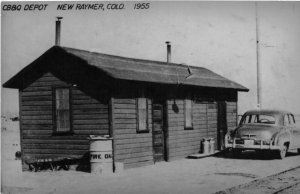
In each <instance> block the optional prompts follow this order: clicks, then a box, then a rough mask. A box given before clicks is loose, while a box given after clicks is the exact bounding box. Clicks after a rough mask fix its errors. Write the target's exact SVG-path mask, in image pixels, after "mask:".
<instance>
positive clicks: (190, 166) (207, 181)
mask: <svg viewBox="0 0 300 194" xmlns="http://www.w3.org/2000/svg"><path fill="white" fill-rule="evenodd" d="M8 127H9V128H10V127H14V128H15V129H16V128H18V124H17V122H11V123H10V124H9V126H8ZM1 144H2V172H1V176H2V192H3V193H10V194H14V193H27V194H29V193H30V194H34V193H36V194H54V193H55V194H61V193H62V194H67V193H74V194H76V193H78V194H81V193H95V194H96V193H97V194H98V193H105V194H110V193H111V194H115V193H124V194H127V193H128V194H134V193H145V194H147V193H149V194H150V193H151V194H156V193H159V194H168V193H172V194H177V193H178V194H179V193H180V194H181V193H187V194H188V193H191V194H193V193H197V194H198V193H215V192H218V191H222V190H226V189H227V188H231V187H235V186H238V185H241V184H245V183H249V182H251V181H255V180H259V179H261V178H263V177H266V176H271V175H274V174H276V173H280V172H282V171H286V170H289V169H291V168H295V167H297V166H299V165H300V155H299V154H297V153H289V154H288V156H287V158H285V159H284V160H279V159H274V158H269V156H268V155H258V154H257V153H255V152H245V153H243V154H242V155H241V157H239V158H233V157H232V156H231V155H230V154H227V155H220V156H216V157H207V158H202V159H181V160H177V161H172V162H160V163H157V164H155V165H152V166H147V167H141V168H135V169H129V170H125V171H123V172H121V173H115V174H109V175H105V176H103V175H92V174H90V173H84V172H76V171H64V170H61V171H54V172H51V171H46V172H22V171H21V162H20V160H15V159H14V153H15V151H17V150H18V149H19V147H18V146H19V134H18V132H17V130H2V141H1ZM298 173H299V172H298ZM284 181H285V182H284V183H285V184H286V185H288V184H290V183H294V182H293V181H294V180H293V179H290V180H289V179H286V180H284ZM288 189H290V190H291V189H293V190H291V191H299V188H298V187H294V188H292V187H291V188H288ZM297 189H298V190H297ZM260 193H262V192H260Z"/></svg>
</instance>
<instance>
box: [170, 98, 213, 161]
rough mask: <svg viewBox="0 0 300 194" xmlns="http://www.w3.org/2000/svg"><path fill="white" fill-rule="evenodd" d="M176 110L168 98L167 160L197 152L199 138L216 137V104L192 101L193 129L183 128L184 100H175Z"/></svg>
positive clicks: (199, 144)
mask: <svg viewBox="0 0 300 194" xmlns="http://www.w3.org/2000/svg"><path fill="white" fill-rule="evenodd" d="M175 102H176V105H177V106H178V110H179V111H178V112H176V111H174V110H173V106H174V105H173V104H174V101H173V100H168V101H167V104H168V126H169V160H174V159H178V158H184V157H186V156H188V155H189V154H194V153H199V151H200V149H201V140H202V139H203V138H206V137H213V138H215V139H216V138H217V104H216V103H204V102H195V101H194V102H193V105H192V106H193V130H184V105H183V104H184V101H183V100H176V101H175Z"/></svg>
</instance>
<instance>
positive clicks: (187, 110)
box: [184, 99, 193, 130]
mask: <svg viewBox="0 0 300 194" xmlns="http://www.w3.org/2000/svg"><path fill="white" fill-rule="evenodd" d="M192 116H193V109H192V100H190V99H185V100H184V128H185V129H186V130H187V129H193V122H192V120H193V117H192Z"/></svg>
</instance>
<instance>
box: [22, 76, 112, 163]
mask: <svg viewBox="0 0 300 194" xmlns="http://www.w3.org/2000/svg"><path fill="white" fill-rule="evenodd" d="M53 86H55V87H64V86H66V87H67V86H70V85H69V84H67V83H65V82H63V81H61V80H60V79H58V78H57V77H55V76H53V75H52V74H51V73H46V74H44V75H43V76H42V77H40V78H39V79H37V80H36V81H35V82H33V83H32V84H30V85H29V86H28V87H26V88H25V89H24V90H23V91H21V92H20V100H21V106H20V116H21V132H22V136H21V137H22V140H21V141H22V154H23V156H24V158H25V159H26V158H46V157H48V158H52V157H76V158H80V157H82V156H83V155H85V154H87V152H88V150H89V141H88V139H87V137H88V135H107V134H109V119H108V103H107V102H106V101H105V100H103V101H99V100H96V99H95V98H93V97H90V96H88V95H86V94H85V93H84V92H83V91H80V90H79V89H77V88H75V87H73V88H71V96H72V97H71V110H72V113H73V114H72V120H73V121H72V126H73V133H74V134H73V135H64V136H59V135H54V134H53V122H54V121H53V117H52V114H53V113H52V111H53V103H54V101H53V97H52V87H53ZM100 98H101V97H100Z"/></svg>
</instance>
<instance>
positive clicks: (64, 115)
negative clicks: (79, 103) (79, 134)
mask: <svg viewBox="0 0 300 194" xmlns="http://www.w3.org/2000/svg"><path fill="white" fill-rule="evenodd" d="M55 131H56V132H69V131H71V121H70V89H69V88H56V89H55Z"/></svg>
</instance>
